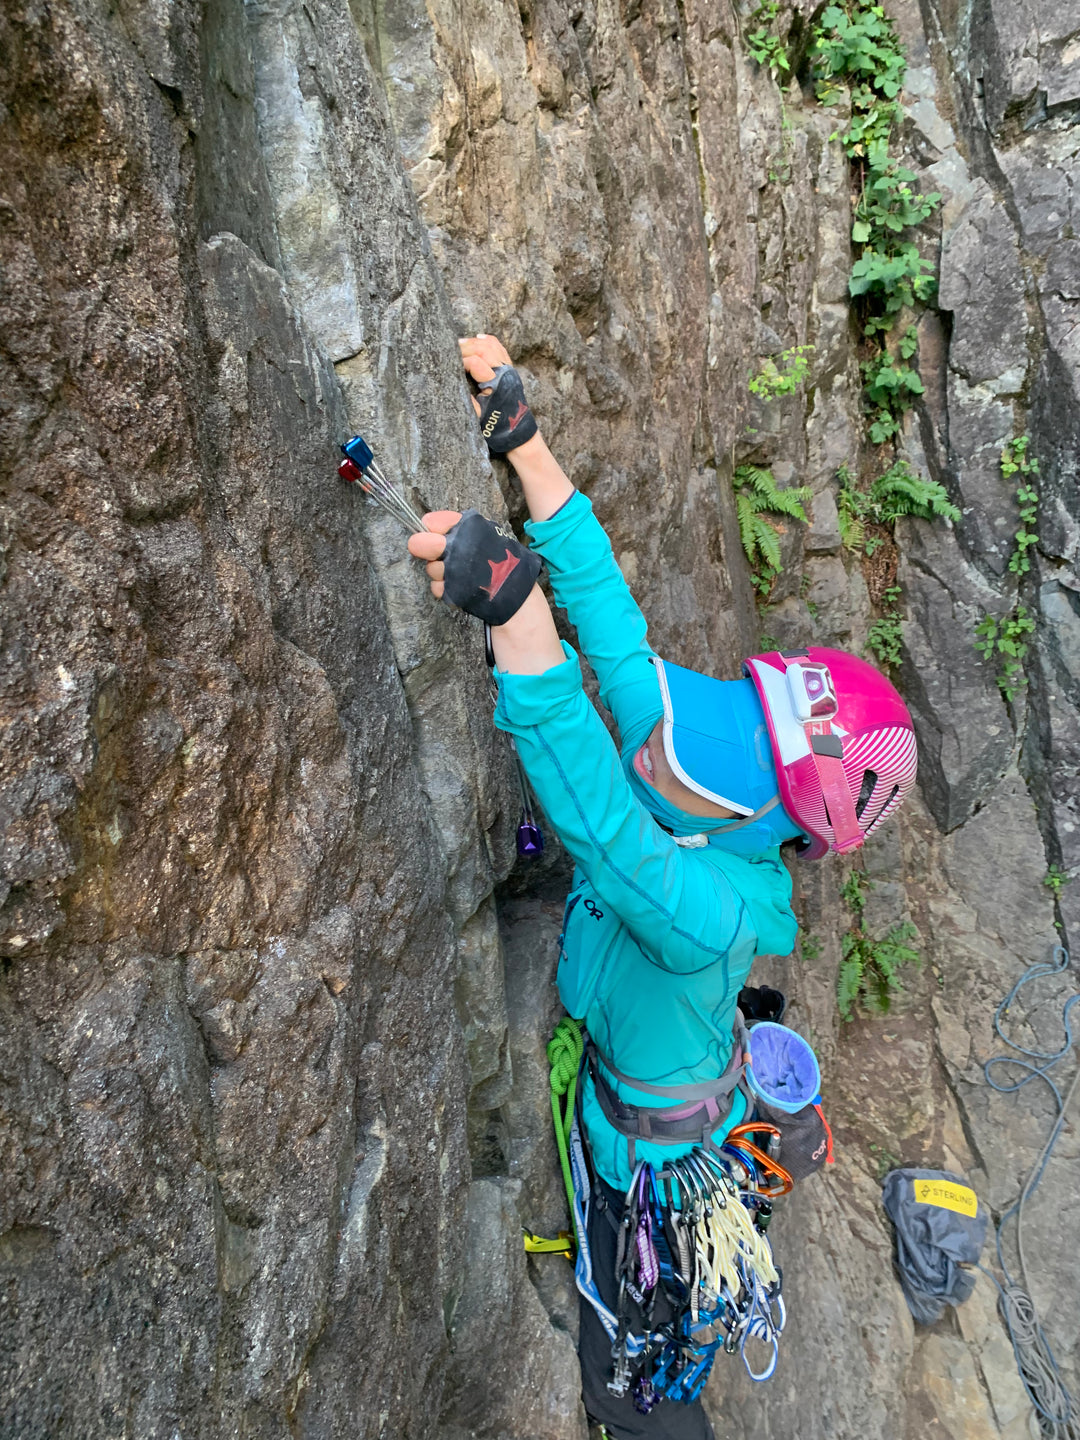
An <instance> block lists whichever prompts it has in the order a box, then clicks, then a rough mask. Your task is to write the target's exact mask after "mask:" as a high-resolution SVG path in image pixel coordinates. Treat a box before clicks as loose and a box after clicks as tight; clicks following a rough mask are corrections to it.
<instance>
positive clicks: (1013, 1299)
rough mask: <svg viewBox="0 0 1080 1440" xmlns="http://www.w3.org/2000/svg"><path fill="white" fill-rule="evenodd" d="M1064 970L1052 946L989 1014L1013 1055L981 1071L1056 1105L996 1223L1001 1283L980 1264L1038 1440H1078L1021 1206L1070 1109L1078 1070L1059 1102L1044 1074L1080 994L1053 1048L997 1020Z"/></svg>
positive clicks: (996, 1084) (1069, 1037)
mask: <svg viewBox="0 0 1080 1440" xmlns="http://www.w3.org/2000/svg"><path fill="white" fill-rule="evenodd" d="M1068 968H1069V952H1068V951H1067V950H1066V949H1065V948H1064V946H1062V945H1056V946H1055V947H1054V952H1053V958H1052V959H1051V960H1050V961H1047V962H1036V963H1035V964H1033V965H1029V966H1028V968H1027V969H1026V970H1025V971H1024V973H1023V974H1022V975H1021V976H1020V978H1019V979H1018V980H1017V982H1016V984H1015V985H1014V986H1013V987H1012V989H1011V990H1010V991H1009V993H1008V995H1007V996H1006V997H1005V999H1004V1000H1003V1001H1002V1002H1001V1004H1000V1005H999V1006H998V1008H997V1010H996V1012H995V1014H994V1031H995V1033H996V1034H997V1036H998V1038H999V1039H1000V1040H1001V1041H1002V1042H1003V1043H1004V1044H1005V1045H1007V1046H1008V1047H1009V1049H1010V1050H1013V1051H1015V1054H1013V1055H994V1056H992V1057H991V1058H990V1059H989V1060H987V1062H986V1063H985V1065H984V1066H983V1074H984V1076H985V1077H986V1083H987V1084H988V1085H989V1086H990V1087H991V1089H993V1090H997V1091H998V1092H999V1093H1001V1094H1003V1095H1012V1094H1016V1093H1017V1092H1018V1091H1020V1090H1022V1089H1023V1088H1024V1086H1025V1085H1029V1084H1030V1083H1031V1081H1032V1080H1042V1081H1043V1082H1044V1083H1045V1084H1046V1085H1047V1086H1048V1087H1049V1089H1050V1093H1051V1094H1052V1095H1053V1097H1054V1103H1055V1105H1056V1106H1057V1115H1056V1117H1055V1120H1054V1124H1053V1125H1052V1126H1051V1129H1050V1134H1049V1136H1048V1137H1047V1140H1046V1144H1045V1145H1044V1146H1043V1149H1042V1153H1041V1154H1040V1156H1039V1158H1038V1160H1036V1162H1035V1164H1034V1166H1033V1167H1032V1170H1031V1173H1030V1174H1029V1175H1028V1178H1027V1180H1026V1181H1025V1183H1024V1186H1023V1189H1022V1190H1021V1191H1020V1197H1019V1199H1018V1200H1017V1201H1016V1203H1015V1204H1014V1205H1011V1206H1010V1207H1009V1209H1008V1210H1006V1211H1005V1212H1004V1214H1003V1215H1002V1216H1001V1218H1000V1220H999V1221H998V1225H997V1235H996V1240H997V1261H998V1267H999V1269H1000V1270H1001V1273H1002V1276H1003V1277H1004V1280H1005V1283H1004V1285H1002V1283H1001V1281H999V1280H998V1278H997V1276H996V1275H994V1274H993V1272H992V1271H990V1270H987V1269H986V1268H985V1267H984V1266H982V1265H980V1266H979V1269H980V1270H982V1272H983V1274H984V1275H986V1276H987V1277H988V1278H989V1279H990V1280H992V1281H993V1282H994V1285H995V1286H996V1287H997V1292H998V1308H999V1310H1000V1311H1001V1316H1002V1319H1003V1320H1004V1322H1005V1326H1006V1328H1007V1330H1008V1332H1009V1338H1010V1340H1011V1341H1012V1346H1013V1353H1014V1355H1015V1357H1016V1365H1017V1369H1018V1370H1019V1372H1020V1379H1021V1380H1022V1381H1023V1384H1024V1389H1025V1390H1026V1391H1027V1394H1028V1399H1029V1400H1030V1401H1031V1403H1032V1405H1033V1407H1034V1409H1035V1416H1036V1420H1037V1424H1038V1431H1039V1435H1040V1436H1042V1437H1044V1440H1080V1405H1078V1404H1077V1401H1076V1400H1075V1399H1074V1398H1073V1396H1072V1395H1071V1394H1070V1393H1069V1390H1068V1387H1067V1386H1066V1384H1065V1382H1064V1380H1063V1379H1062V1376H1061V1372H1060V1370H1059V1368H1058V1363H1057V1359H1056V1358H1055V1356H1054V1352H1053V1350H1052V1349H1051V1348H1050V1342H1049V1341H1048V1340H1047V1338H1046V1335H1045V1334H1044V1332H1043V1328H1042V1326H1041V1325H1040V1324H1039V1317H1038V1314H1037V1312H1036V1310H1035V1304H1034V1302H1033V1300H1032V1299H1031V1285H1030V1281H1029V1279H1028V1270H1027V1259H1026V1256H1025V1253H1024V1235H1023V1224H1024V1205H1025V1203H1026V1202H1027V1201H1028V1200H1030V1199H1031V1197H1032V1195H1033V1194H1034V1193H1035V1191H1036V1190H1037V1189H1038V1186H1039V1183H1040V1181H1041V1180H1042V1178H1043V1175H1044V1174H1045V1172H1046V1167H1047V1165H1048V1164H1049V1162H1050V1157H1051V1155H1052V1154H1053V1151H1054V1147H1055V1146H1056V1144H1057V1142H1058V1139H1059V1138H1060V1136H1061V1132H1062V1130H1063V1129H1064V1126H1065V1115H1066V1112H1067V1111H1068V1108H1069V1104H1070V1102H1071V1101H1072V1099H1073V1096H1074V1094H1075V1093H1076V1089H1077V1084H1078V1082H1080V1066H1078V1067H1077V1070H1076V1073H1075V1074H1074V1076H1073V1078H1072V1082H1071V1083H1070V1085H1069V1088H1068V1090H1067V1092H1066V1093H1065V1095H1064V1097H1063V1096H1062V1093H1061V1090H1060V1089H1059V1088H1058V1085H1057V1083H1056V1081H1055V1080H1054V1079H1052V1078H1051V1075H1050V1071H1051V1070H1052V1069H1053V1068H1054V1066H1056V1065H1057V1064H1058V1063H1059V1062H1060V1061H1062V1060H1064V1059H1065V1057H1066V1056H1067V1055H1068V1054H1069V1053H1070V1052H1071V1051H1072V1049H1073V1047H1074V1045H1075V1044H1076V1040H1077V1038H1078V1037H1077V1036H1076V1035H1075V1034H1074V1033H1073V1028H1072V1019H1071V1016H1072V1010H1073V1007H1074V1006H1075V1005H1076V1004H1077V1003H1080V991H1077V992H1076V993H1074V994H1073V995H1071V996H1070V997H1069V999H1068V1000H1066V1002H1065V1004H1064V1005H1063V1007H1062V1011H1061V1020H1062V1026H1063V1028H1064V1031H1065V1038H1064V1042H1063V1044H1062V1045H1061V1047H1060V1049H1058V1050H1054V1051H1045V1050H1033V1049H1030V1048H1029V1047H1028V1046H1026V1045H1021V1044H1019V1043H1018V1042H1017V1041H1015V1040H1010V1038H1009V1037H1008V1035H1006V1033H1005V1031H1004V1029H1003V1028H1002V1021H1003V1020H1004V1018H1005V1017H1006V1016H1007V1015H1008V1013H1009V1007H1010V1006H1011V1005H1012V1003H1013V1001H1014V1000H1015V999H1016V997H1017V995H1018V994H1019V993H1020V991H1021V990H1022V989H1023V987H1024V986H1025V985H1028V984H1030V983H1031V982H1032V981H1033V980H1038V979H1041V978H1045V977H1047V976H1052V975H1063V974H1064V973H1065V971H1066V970H1068ZM1002 1065H1011V1066H1013V1067H1014V1069H1015V1070H1018V1071H1019V1072H1020V1073H1019V1078H1018V1079H1016V1080H1014V1081H1013V1082H1012V1083H1011V1084H1009V1083H1006V1082H1004V1081H1000V1080H998V1079H996V1078H995V1074H996V1071H997V1069H998V1068H999V1067H1000V1066H1002ZM1013 1216H1015V1217H1016V1248H1017V1253H1018V1255H1019V1258H1020V1281H1018V1280H1017V1279H1015V1278H1014V1277H1013V1275H1012V1272H1011V1271H1010V1269H1009V1267H1008V1265H1007V1264H1006V1263H1005V1256H1004V1253H1003V1251H1002V1244H1001V1236H1002V1231H1003V1230H1004V1228H1005V1225H1006V1223H1007V1222H1008V1221H1009V1220H1011V1219H1012V1218H1013ZM1021 1281H1022V1283H1021Z"/></svg>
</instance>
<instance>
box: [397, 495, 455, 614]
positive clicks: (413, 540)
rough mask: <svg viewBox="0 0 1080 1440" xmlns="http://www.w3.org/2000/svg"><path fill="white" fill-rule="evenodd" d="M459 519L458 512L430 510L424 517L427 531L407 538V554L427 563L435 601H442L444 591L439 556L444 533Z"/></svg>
mask: <svg viewBox="0 0 1080 1440" xmlns="http://www.w3.org/2000/svg"><path fill="white" fill-rule="evenodd" d="M460 519H461V513H460V511H458V510H432V511H430V512H429V513H428V514H427V515H425V516H424V524H425V525H426V526H427V529H426V530H419V531H417V533H416V534H415V535H410V536H409V554H410V555H415V556H416V558H417V559H418V560H426V561H427V562H428V564H427V573H428V579H429V580H430V581H431V593H432V595H434V596H435V599H436V600H441V599H442V597H443V590H444V589H445V586H444V585H443V572H444V566H443V562H442V560H441V559H440V556H441V555H442V553H443V551H444V550H445V549H446V532H447V531H448V530H451V529H453V527H454V526H455V525H456V524H457V523H458V521H459V520H460Z"/></svg>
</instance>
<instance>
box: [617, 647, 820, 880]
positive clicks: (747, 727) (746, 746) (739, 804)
mask: <svg viewBox="0 0 1080 1440" xmlns="http://www.w3.org/2000/svg"><path fill="white" fill-rule="evenodd" d="M653 663H654V665H655V666H656V672H657V676H658V678H659V681H660V693H661V696H662V697H663V702H664V754H665V755H666V756H667V760H668V763H669V765H670V766H671V768H672V770H673V771H674V773H675V775H676V776H677V777H678V779H680V780H681V781H682V783H683V784H684V785H687V786H688V787H689V788H690V789H691V790H693V791H695V792H696V793H697V794H699V795H701V796H703V797H704V798H705V799H708V800H713V801H714V802H715V803H716V804H718V805H723V806H724V807H725V808H726V809H728V810H735V811H736V812H738V813H737V816H736V818H735V819H733V820H714V819H709V818H707V817H705V816H702V815H692V814H690V813H689V812H688V811H686V810H680V809H678V808H677V807H676V806H674V805H672V804H671V803H670V802H669V801H667V800H665V799H664V797H663V796H662V795H661V794H660V792H659V791H658V790H654V789H653V787H652V786H651V785H647V784H646V783H645V781H644V780H642V779H641V777H640V775H638V774H637V772H636V771H635V770H634V768H633V757H634V754H636V753H637V752H636V749H635V750H634V751H633V752H629V753H627V754H625V755H624V756H623V768H624V770H625V772H626V775H627V778H628V780H629V782H630V788H631V789H632V790H633V792H634V795H635V796H636V797H637V799H638V800H640V801H641V803H642V804H643V805H644V806H645V808H646V809H647V810H649V811H650V813H651V814H652V815H654V816H655V818H656V819H657V820H658V821H659V823H660V824H661V825H663V826H665V827H666V828H667V829H668V830H670V831H671V833H672V834H673V835H677V836H683V835H700V834H706V835H708V838H709V844H710V845H715V846H717V847H718V848H719V849H722V850H726V851H728V852H730V853H731V854H734V855H743V856H746V857H752V856H754V855H760V854H761V853H762V852H763V851H765V850H769V849H771V848H772V847H773V846H776V845H780V844H782V843H783V842H784V841H785V840H794V839H796V838H798V837H799V836H800V835H802V834H803V831H802V829H801V827H800V826H799V825H797V824H796V823H795V821H794V820H792V819H791V817H790V816H789V815H788V813H787V811H786V810H784V808H783V806H782V805H781V804H780V803H779V801H777V803H776V804H775V805H773V807H772V809H770V810H768V811H767V812H766V813H765V814H763V815H760V816H758V817H757V818H755V819H753V820H751V821H750V823H749V824H748V823H746V817H749V816H753V815H755V814H756V812H757V811H759V810H760V809H761V808H762V807H763V806H765V805H768V803H769V801H770V800H772V799H773V797H774V796H777V795H778V794H779V786H778V784H777V780H776V766H775V764H774V762H773V755H772V746H771V744H770V742H769V729H768V726H767V724H766V722H765V712H764V710H763V709H762V706H761V701H760V700H759V699H758V694H757V690H756V689H755V688H754V682H753V681H752V680H749V679H745V680H714V679H713V678H712V677H711V676H710V675H700V674H698V672H697V671H695V670H686V669H684V668H683V667H682V666H681V665H672V664H671V663H670V662H669V661H664V660H659V659H654V661H653Z"/></svg>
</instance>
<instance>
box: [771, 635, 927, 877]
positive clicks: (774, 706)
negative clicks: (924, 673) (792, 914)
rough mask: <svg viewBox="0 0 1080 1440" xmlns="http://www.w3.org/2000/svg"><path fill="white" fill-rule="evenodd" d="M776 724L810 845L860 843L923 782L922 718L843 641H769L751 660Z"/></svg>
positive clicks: (789, 788) (783, 765)
mask: <svg viewBox="0 0 1080 1440" xmlns="http://www.w3.org/2000/svg"><path fill="white" fill-rule="evenodd" d="M743 669H744V671H745V673H746V674H747V675H749V677H750V679H751V680H753V682H754V686H755V688H756V690H757V693H758V698H759V699H760V700H761V704H762V708H763V709H764V711H765V720H766V723H767V724H768V727H769V739H770V741H771V742H772V751H773V758H774V760H775V762H776V776H777V780H778V782H779V787H780V803H781V804H782V805H783V807H784V809H785V810H786V811H787V813H788V814H789V815H790V816H791V818H792V819H793V820H794V821H795V822H796V823H797V824H799V825H801V826H802V827H803V829H804V830H805V831H806V833H807V834H808V835H809V836H810V844H809V846H808V847H807V848H806V849H804V850H803V851H802V854H803V856H804V857H805V858H806V859H808V860H820V859H821V857H822V856H823V855H826V854H828V852H829V851H830V850H835V851H836V852H837V853H838V854H841V855H842V854H844V853H845V852H846V851H849V850H857V849H858V848H859V846H860V845H861V844H862V843H863V841H864V840H865V839H866V837H867V835H869V834H870V832H871V831H872V830H875V829H876V828H877V827H878V826H879V825H880V824H881V822H882V821H883V820H885V819H886V818H887V817H888V816H889V815H891V814H892V813H893V811H894V810H896V809H897V808H898V807H899V806H900V804H901V803H902V801H903V800H904V797H905V796H906V795H907V794H908V792H909V791H910V790H911V788H912V786H913V785H914V784H915V772H916V769H917V768H918V756H917V754H916V750H915V727H914V726H913V725H912V723H911V716H910V714H909V713H908V708H907V706H906V705H905V704H904V702H903V700H901V698H900V696H899V694H898V693H897V691H896V688H895V686H893V685H891V684H890V683H889V681H888V680H886V678H885V676H884V675H882V674H881V672H880V671H878V670H875V669H874V667H873V666H872V665H870V664H868V662H867V661H865V660H860V659H859V658H858V656H856V655H849V654H847V653H846V651H843V650H826V649H822V648H821V647H820V646H816V645H814V646H810V647H809V649H806V650H786V651H783V652H781V651H779V650H770V651H769V652H768V653H767V654H764V655H753V656H751V657H750V659H749V660H746V661H745V662H744V664H743Z"/></svg>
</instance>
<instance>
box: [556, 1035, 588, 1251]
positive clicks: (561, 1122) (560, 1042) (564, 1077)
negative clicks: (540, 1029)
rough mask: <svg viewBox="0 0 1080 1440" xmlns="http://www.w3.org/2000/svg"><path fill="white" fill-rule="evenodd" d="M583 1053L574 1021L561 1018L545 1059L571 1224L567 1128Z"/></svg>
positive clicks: (568, 1137)
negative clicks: (548, 1066) (549, 1071)
mask: <svg viewBox="0 0 1080 1440" xmlns="http://www.w3.org/2000/svg"><path fill="white" fill-rule="evenodd" d="M584 1052H585V1041H584V1039H583V1038H582V1034H581V1026H580V1025H579V1024H578V1022H577V1021H576V1020H571V1019H570V1017H569V1016H565V1017H564V1018H563V1019H562V1020H560V1021H559V1023H558V1024H557V1025H556V1026H555V1030H554V1032H553V1034H552V1036H551V1039H550V1040H549V1041H548V1045H547V1058H548V1064H549V1065H550V1067H551V1119H552V1122H553V1124H554V1126H555V1145H556V1147H557V1148H558V1151H559V1164H560V1165H561V1166H562V1173H563V1184H564V1185H565V1186H566V1203H567V1204H568V1205H569V1207H570V1221H571V1223H573V1221H574V1177H573V1174H572V1173H571V1170H570V1155H569V1152H568V1150H567V1145H568V1143H569V1140H570V1127H571V1126H572V1125H573V1123H574V1099H575V1096H576V1095H577V1079H578V1072H579V1071H580V1069H581V1057H582V1055H583V1054H584Z"/></svg>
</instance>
